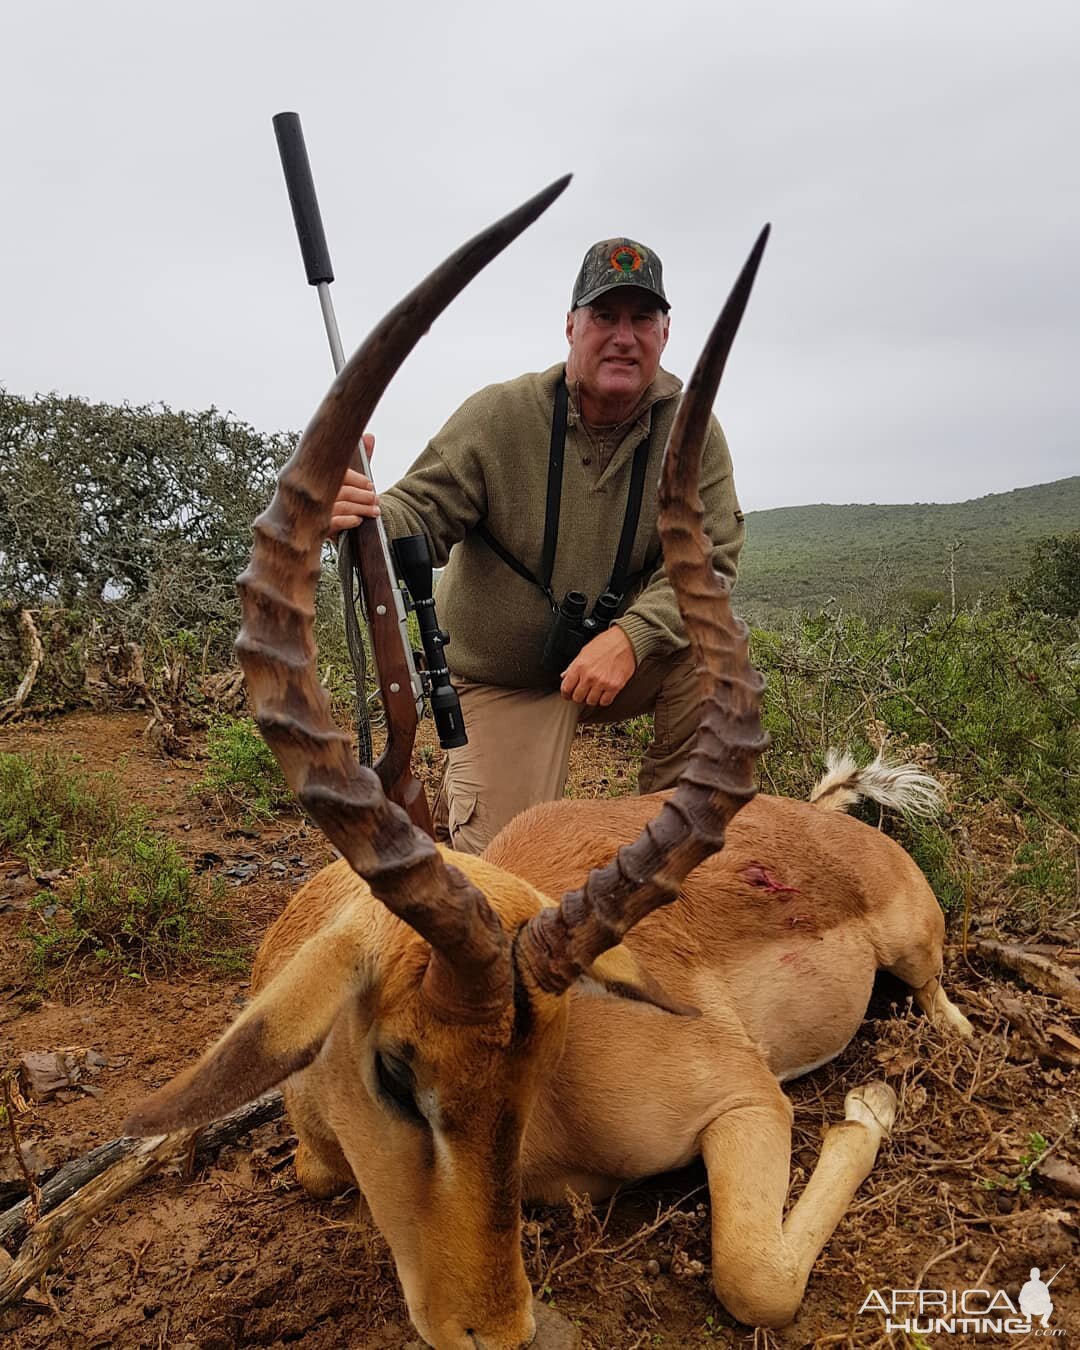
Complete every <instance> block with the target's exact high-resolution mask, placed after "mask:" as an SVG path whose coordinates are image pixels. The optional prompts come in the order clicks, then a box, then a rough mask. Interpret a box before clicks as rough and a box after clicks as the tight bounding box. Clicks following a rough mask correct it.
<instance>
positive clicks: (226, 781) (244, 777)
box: [194, 717, 293, 820]
mask: <svg viewBox="0 0 1080 1350" xmlns="http://www.w3.org/2000/svg"><path fill="white" fill-rule="evenodd" d="M206 752H207V756H208V762H207V766H206V772H205V773H204V774H203V776H202V778H201V779H200V780H199V782H198V783H196V784H195V788H194V790H195V791H196V792H210V793H213V794H214V796H215V797H217V799H218V800H219V801H220V802H221V803H222V805H223V806H224V807H225V808H226V809H227V810H230V809H231V810H233V811H236V812H239V813H241V814H243V815H245V816H247V817H249V818H250V819H253V820H270V819H271V818H272V817H273V815H274V813H275V812H276V811H280V810H281V809H282V808H283V807H286V806H289V805H290V804H291V803H292V801H293V796H292V793H291V791H290V790H289V785H288V783H286V781H285V778H284V775H283V774H282V772H281V769H280V768H279V767H278V762H277V760H276V759H275V758H274V756H273V753H272V752H271V750H270V747H269V746H268V745H267V744H266V742H265V741H264V740H263V738H262V736H261V735H260V734H259V729H258V727H257V726H256V725H255V723H254V722H253V721H252V720H251V718H250V717H217V718H215V719H214V720H213V721H212V722H211V723H210V725H209V727H208V728H207V732H206Z"/></svg>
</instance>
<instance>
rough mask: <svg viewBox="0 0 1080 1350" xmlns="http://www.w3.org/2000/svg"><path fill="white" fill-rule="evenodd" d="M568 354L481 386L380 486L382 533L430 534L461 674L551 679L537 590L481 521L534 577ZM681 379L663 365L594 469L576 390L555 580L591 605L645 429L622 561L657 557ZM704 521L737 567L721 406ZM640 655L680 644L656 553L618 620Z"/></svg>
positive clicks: (717, 560) (635, 563) (520, 680)
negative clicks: (632, 530) (484, 532)
mask: <svg viewBox="0 0 1080 1350" xmlns="http://www.w3.org/2000/svg"><path fill="white" fill-rule="evenodd" d="M564 370H565V367H564V366H563V365H561V364H560V365H557V366H552V367H551V369H550V370H545V371H543V372H541V373H539V374H530V375H522V376H521V377H520V378H519V379H516V380H510V381H509V382H507V383H506V384H493V385H489V386H488V387H487V388H486V389H481V390H480V392H479V393H477V394H475V395H473V397H472V398H470V399H468V400H467V401H466V402H465V403H463V404H462V406H461V407H460V408H459V409H458V410H457V412H456V413H454V415H453V416H452V417H451V418H450V420H449V421H448V422H447V423H446V425H445V426H444V427H443V429H442V430H441V431H440V432H439V433H438V434H437V435H436V436H435V437H434V438H433V439H432V441H431V442H430V443H429V445H428V447H427V449H426V450H425V451H424V452H423V454H421V456H420V457H419V459H418V460H417V461H416V463H415V464H414V465H413V466H412V468H411V469H409V471H408V473H406V474H405V476H404V477H403V478H402V479H401V480H400V481H399V482H397V483H396V484H395V485H394V486H393V487H392V488H390V489H389V490H388V491H386V492H383V493H381V494H380V498H379V500H380V503H381V506H382V514H383V520H384V522H385V525H386V531H387V534H388V535H389V536H390V538H392V539H394V538H397V537H398V536H400V535H405V534H423V535H425V536H426V537H427V541H428V545H429V547H430V549H431V554H432V558H433V560H434V563H435V566H436V567H443V566H445V568H446V570H445V572H443V574H442V577H441V579H440V581H439V590H438V597H437V602H438V611H439V621H440V623H441V625H442V626H443V627H444V628H446V629H447V630H448V631H449V633H450V646H449V648H448V650H447V657H448V661H449V666H450V669H451V672H452V673H453V675H454V676H455V677H457V678H458V679H463V680H468V681H472V682H475V683H480V684H496V685H504V686H508V687H510V688H539V687H544V686H554V685H555V684H557V683H558V680H557V677H556V676H554V675H552V674H551V673H550V672H548V671H545V670H543V669H542V668H541V665H540V655H541V652H542V651H543V647H544V639H545V637H546V635H547V632H548V629H549V628H550V626H551V618H552V612H551V606H550V604H549V603H548V601H547V599H546V598H545V596H544V595H543V593H542V592H541V591H540V590H539V589H538V588H537V587H536V586H533V585H531V584H530V583H529V582H527V581H525V580H524V579H523V578H522V577H520V576H518V574H517V573H516V572H514V571H513V570H512V569H511V568H510V567H508V566H507V564H506V563H504V562H503V561H502V560H501V559H500V558H498V557H497V556H496V555H495V554H494V553H493V552H492V551H491V549H490V548H489V547H488V545H487V544H486V543H485V542H484V541H483V539H481V538H480V536H479V535H478V534H477V533H476V532H475V527H476V526H477V525H478V524H481V523H483V524H485V525H486V526H487V528H488V530H490V532H491V533H492V534H493V535H494V536H495V538H496V539H497V540H498V541H499V542H500V543H501V544H502V545H503V547H504V548H506V549H508V550H509V551H510V552H511V553H512V554H513V555H514V556H515V557H516V558H518V560H519V561H520V562H522V563H524V565H525V566H526V567H527V568H528V569H529V570H530V571H531V572H532V573H533V574H534V575H536V576H538V575H539V573H540V568H541V555H542V552H543V544H544V513H545V501H546V496H547V476H548V451H549V446H550V441H551V418H552V410H553V406H554V398H555V386H556V384H557V382H558V381H559V380H560V379H562V378H563V374H564ZM681 387H682V385H681V382H680V381H679V380H678V379H676V378H675V376H674V375H669V374H668V373H667V372H666V371H664V370H661V371H660V372H659V373H658V374H657V377H656V379H655V380H654V381H653V383H652V385H651V386H650V388H649V390H648V391H647V393H646V396H645V398H644V400H643V402H642V404H641V406H640V408H639V410H638V415H637V417H636V419H635V420H634V421H633V422H631V423H630V424H628V428H627V431H626V434H625V436H624V438H623V440H622V442H621V444H620V445H619V446H618V447H617V449H616V450H615V451H614V453H613V454H612V455H611V458H610V460H609V461H608V463H607V465H606V467H605V468H603V469H602V470H601V468H600V464H599V458H598V456H597V452H596V448H595V446H594V444H593V441H592V440H591V439H590V437H589V434H588V432H587V431H586V429H585V428H584V427H583V425H582V423H581V420H580V417H579V416H578V414H577V411H576V409H575V407H574V403H573V400H571V407H570V411H569V416H568V424H567V431H566V455H565V463H564V469H563V485H562V510H561V516H560V521H559V538H558V547H557V549H556V553H555V569H554V574H553V577H552V583H551V584H552V589H553V590H554V592H555V594H556V596H557V597H558V598H559V599H561V598H562V597H563V596H564V595H565V594H566V592H567V591H568V590H578V591H584V592H585V594H586V595H587V596H588V598H589V606H590V609H591V607H592V603H593V602H594V601H595V600H596V597H597V596H598V595H599V594H600V593H601V591H603V590H604V589H605V588H606V586H607V583H608V579H609V578H610V576H611V570H612V567H613V566H614V563H615V552H616V549H617V547H618V542H619V536H620V534H621V532H622V525H623V518H624V516H625V513H626V498H627V493H628V491H629V486H630V470H631V465H632V462H633V457H634V450H635V449H636V447H637V446H638V445H639V444H640V442H641V441H642V440H643V439H644V438H645V437H646V436H650V437H651V440H650V445H649V464H648V471H647V473H646V475H645V493H644V498H643V501H642V504H641V517H640V520H639V522H638V529H637V534H636V536H635V539H634V547H633V552H632V554H631V559H630V571H631V573H636V572H638V571H640V570H641V569H642V568H644V567H645V566H646V564H648V563H650V562H652V561H653V560H657V559H659V558H660V540H659V537H658V535H657V529H656V515H657V483H658V481H659V477H660V463H661V458H662V455H663V450H664V445H665V442H666V441H667V435H668V432H669V430H670V429H671V424H672V421H673V420H674V417H675V408H676V405H677V403H678V394H679V390H680V389H681ZM701 498H702V501H703V503H704V506H705V529H706V532H707V533H708V535H709V537H710V538H711V539H712V541H713V545H714V548H713V562H714V564H715V566H716V567H717V569H718V570H719V571H721V572H723V573H724V574H725V576H727V577H729V578H730V579H731V580H732V581H734V579H735V567H736V563H737V560H738V556H739V550H740V549H741V547H742V542H743V534H744V531H743V524H742V512H741V511H740V510H739V503H738V501H737V500H736V497H735V485H734V482H733V481H732V475H731V458H730V456H729V454H728V448H727V443H726V442H725V440H724V433H723V432H722V431H721V430H720V426H719V423H718V422H717V421H716V419H715V418H713V419H712V421H711V423H710V426H709V434H708V439H707V441H706V443H705V450H704V456H703V462H702V474H701ZM616 622H617V624H618V626H619V627H620V628H621V629H622V630H623V631H624V632H625V634H626V636H627V637H628V638H629V639H630V642H631V644H632V646H633V649H634V654H635V656H636V657H637V660H638V662H639V664H640V662H641V661H643V660H644V659H645V658H646V657H655V656H663V655H667V654H670V653H672V652H674V651H676V650H677V649H679V648H681V647H685V646H686V642H687V639H686V635H685V633H684V632H683V627H682V623H681V620H680V618H679V611H678V607H677V605H676V603H675V596H674V594H673V593H672V590H671V586H670V584H669V582H668V580H667V578H666V576H665V575H664V569H663V564H662V562H658V563H657V565H656V566H655V568H654V570H652V571H651V572H650V573H647V574H646V575H644V576H643V577H642V578H641V579H640V580H639V581H638V582H637V583H636V585H635V586H634V587H632V589H631V592H630V594H628V596H627V597H626V599H625V601H624V607H623V609H622V611H621V613H620V617H619V618H618V619H617V621H616Z"/></svg>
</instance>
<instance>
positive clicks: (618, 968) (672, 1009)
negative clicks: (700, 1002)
mask: <svg viewBox="0 0 1080 1350" xmlns="http://www.w3.org/2000/svg"><path fill="white" fill-rule="evenodd" d="M586 978H588V979H591V980H595V981H596V983H597V984H600V985H603V987H604V988H605V989H606V990H607V991H608V993H609V994H614V995H615V996H616V997H617V998H627V999H630V1000H632V1001H633V1002H635V1003H651V1004H652V1006H653V1007H654V1008H659V1009H660V1010H661V1011H662V1012H669V1013H674V1014H675V1016H676V1017H700V1016H701V1009H700V1008H695V1007H694V1005H693V1004H692V1003H684V1002H683V1001H682V999H678V998H675V997H674V996H673V995H671V994H669V993H668V992H667V990H666V989H665V988H664V986H663V985H662V984H661V983H660V981H659V980H657V979H654V978H653V976H652V975H650V974H649V972H648V971H647V970H646V969H645V967H644V966H643V965H642V964H641V962H640V961H639V960H638V959H637V957H636V956H635V955H634V953H633V952H632V951H631V950H630V949H629V947H624V946H622V945H621V944H620V945H619V946H618V947H611V948H609V949H608V950H607V951H606V952H603V953H602V954H601V955H600V956H598V957H597V958H596V960H595V961H594V962H593V963H592V965H591V966H589V968H588V970H587V971H586Z"/></svg>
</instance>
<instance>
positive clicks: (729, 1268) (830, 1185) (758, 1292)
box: [702, 1080, 896, 1326]
mask: <svg viewBox="0 0 1080 1350" xmlns="http://www.w3.org/2000/svg"><path fill="white" fill-rule="evenodd" d="M762 1089H763V1090H762V1093H761V1099H760V1100H756V1101H754V1102H752V1103H751V1102H747V1103H746V1104H745V1105H740V1106H737V1107H734V1108H733V1109H731V1110H730V1111H727V1112H725V1114H724V1115H723V1116H721V1117H720V1118H719V1119H718V1120H716V1121H714V1122H713V1123H712V1124H711V1125H710V1126H709V1128H708V1129H707V1130H706V1132H705V1136H704V1138H703V1141H702V1152H703V1154H704V1158H705V1166H706V1168H707V1169H708V1173H709V1194H710V1198H711V1201H712V1266H713V1287H714V1289H715V1290H716V1296H717V1298H719V1300H720V1301H721V1303H723V1305H724V1306H725V1307H726V1308H727V1309H728V1311H729V1312H730V1313H731V1314H732V1315H733V1316H735V1317H737V1318H738V1319H739V1321H740V1322H745V1323H747V1324H748V1325H750V1326H785V1325H787V1323H788V1322H790V1321H791V1320H792V1318H793V1317H794V1316H795V1314H796V1312H798V1309H799V1304H800V1303H801V1302H802V1298H803V1292H804V1290H805V1288H806V1281H807V1279H808V1278H809V1276H810V1271H811V1268H812V1267H813V1264H814V1262H815V1261H816V1260H817V1257H818V1255H819V1253H820V1252H821V1249H822V1248H823V1247H824V1246H825V1243H826V1242H827V1241H828V1240H829V1238H830V1237H831V1235H832V1233H833V1230H834V1229H835V1228H836V1225H837V1224H838V1223H839V1222H840V1219H841V1218H842V1217H843V1215H844V1212H845V1211H846V1210H847V1208H848V1206H849V1205H850V1204H851V1200H852V1197H853V1196H854V1194H855V1192H856V1190H858V1188H859V1186H860V1185H861V1183H862V1182H863V1181H864V1180H865V1178H866V1176H867V1174H868V1173H869V1172H870V1169H871V1168H872V1167H873V1165H874V1160H875V1158H876V1157H877V1152H878V1147H879V1145H880V1144H881V1140H882V1137H883V1136H884V1134H885V1133H887V1131H888V1129H889V1126H890V1125H891V1124H892V1120H893V1117H894V1115H895V1111H896V1095H895V1093H894V1092H893V1091H892V1089H891V1088H889V1087H887V1086H886V1085H885V1084H884V1083H870V1084H867V1085H866V1086H864V1087H861V1088H856V1089H855V1091H853V1092H849V1093H848V1095H847V1098H846V1100H845V1103H844V1109H845V1119H844V1120H843V1122H841V1123H840V1124H838V1125H834V1126H833V1127H832V1129H830V1130H829V1132H828V1134H827V1135H826V1136H825V1141H824V1143H823V1144H822V1148H821V1156H820V1158H819V1160H818V1165H817V1167H816V1168H815V1169H814V1173H813V1175H812V1176H811V1178H810V1180H809V1182H808V1183H807V1186H806V1189H805V1190H804V1191H803V1193H802V1195H801V1196H800V1198H799V1200H798V1203H797V1204H796V1205H795V1206H794V1207H793V1208H792V1210H791V1213H790V1214H789V1215H788V1216H787V1218H786V1219H785V1218H784V1217H783V1215H784V1202H785V1200H786V1198H787V1191H788V1185H789V1181H790V1171H791V1106H790V1104H789V1102H788V1101H787V1098H786V1097H784V1095H783V1093H782V1092H781V1091H780V1089H779V1087H778V1086H777V1085H776V1083H775V1082H773V1081H772V1080H770V1082H769V1085H768V1088H767V1089H766V1087H765V1085H764V1084H763V1085H762Z"/></svg>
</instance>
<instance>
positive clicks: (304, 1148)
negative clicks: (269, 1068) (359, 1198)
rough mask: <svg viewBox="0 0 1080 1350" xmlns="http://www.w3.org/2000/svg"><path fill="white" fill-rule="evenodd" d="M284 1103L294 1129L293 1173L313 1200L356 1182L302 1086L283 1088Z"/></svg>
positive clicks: (337, 1193)
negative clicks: (295, 1140)
mask: <svg viewBox="0 0 1080 1350" xmlns="http://www.w3.org/2000/svg"><path fill="white" fill-rule="evenodd" d="M285 1105H286V1108H287V1109H288V1112H289V1119H290V1121H291V1122H292V1126H293V1129H295V1131H296V1136H297V1145H296V1157H295V1159H294V1163H295V1166H296V1177H297V1180H298V1181H299V1182H300V1185H301V1186H303V1188H304V1190H305V1191H307V1193H308V1194H309V1195H313V1196H314V1197H315V1199H316V1200H329V1199H330V1198H331V1197H332V1196H335V1195H341V1194H342V1192H343V1191H347V1190H348V1189H349V1187H350V1186H355V1185H356V1179H355V1177H354V1176H353V1173H352V1168H351V1167H350V1166H349V1164H348V1161H347V1159H346V1157H345V1154H344V1153H342V1151H341V1146H340V1144H339V1143H338V1141H337V1139H336V1138H335V1137H334V1135H333V1133H332V1131H331V1130H330V1129H329V1128H328V1126H327V1125H326V1123H325V1122H324V1121H323V1118H322V1116H321V1115H320V1113H319V1111H318V1108H317V1107H316V1106H315V1105H314V1104H313V1103H312V1102H310V1101H309V1100H308V1098H307V1095H306V1093H305V1092H304V1090H303V1088H286V1089H285Z"/></svg>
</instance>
